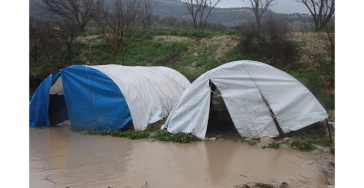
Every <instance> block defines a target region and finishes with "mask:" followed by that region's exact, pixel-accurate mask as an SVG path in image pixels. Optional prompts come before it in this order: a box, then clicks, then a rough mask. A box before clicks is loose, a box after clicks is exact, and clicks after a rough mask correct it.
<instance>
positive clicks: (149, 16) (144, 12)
mask: <svg viewBox="0 0 364 188" xmlns="http://www.w3.org/2000/svg"><path fill="white" fill-rule="evenodd" d="M153 4H154V1H153V0H142V8H141V11H140V19H141V22H142V26H143V28H144V29H150V27H151V26H152V24H153Z"/></svg>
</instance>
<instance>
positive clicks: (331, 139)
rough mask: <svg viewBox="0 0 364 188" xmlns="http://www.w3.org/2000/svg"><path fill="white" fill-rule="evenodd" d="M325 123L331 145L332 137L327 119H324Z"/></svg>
mask: <svg viewBox="0 0 364 188" xmlns="http://www.w3.org/2000/svg"><path fill="white" fill-rule="evenodd" d="M325 121H326V125H327V129H328V130H329V136H330V141H331V143H332V136H331V129H330V125H329V122H328V121H327V119H325Z"/></svg>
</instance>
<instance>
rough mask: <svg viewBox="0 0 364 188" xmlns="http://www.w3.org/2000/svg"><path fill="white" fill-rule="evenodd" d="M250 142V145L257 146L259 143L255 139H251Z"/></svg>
mask: <svg viewBox="0 0 364 188" xmlns="http://www.w3.org/2000/svg"><path fill="white" fill-rule="evenodd" d="M248 144H249V146H256V145H257V143H256V142H255V141H249V142H248Z"/></svg>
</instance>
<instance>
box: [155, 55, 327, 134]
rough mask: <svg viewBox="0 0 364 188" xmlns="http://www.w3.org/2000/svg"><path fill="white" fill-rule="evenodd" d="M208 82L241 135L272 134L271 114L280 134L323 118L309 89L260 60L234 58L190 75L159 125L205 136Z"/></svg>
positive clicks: (208, 108)
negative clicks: (192, 77) (234, 60)
mask: <svg viewBox="0 0 364 188" xmlns="http://www.w3.org/2000/svg"><path fill="white" fill-rule="evenodd" d="M210 80H211V82H213V84H214V85H215V86H216V87H217V88H218V90H219V91H220V93H221V97H222V98H223V100H224V102H225V104H226V106H227V109H228V111H229V113H230V116H231V118H232V121H233V123H234V125H235V127H236V129H237V131H238V132H239V134H240V135H241V136H242V137H249V138H261V137H276V136H278V135H279V132H278V130H277V128H276V126H275V123H274V120H273V118H272V115H273V114H274V115H275V117H276V119H277V121H278V124H279V126H280V127H281V129H282V130H283V132H284V133H287V132H290V131H295V130H298V129H301V128H303V127H305V126H308V125H310V124H312V123H315V122H318V121H322V120H325V119H326V118H327V113H326V111H325V109H324V108H323V107H322V106H321V104H320V103H319V102H318V101H317V99H316V98H315V97H314V96H313V95H312V93H311V92H310V91H309V90H308V89H307V88H306V87H305V86H304V85H303V84H301V83H300V82H299V81H298V80H296V79H295V78H293V77H292V76H290V75H289V74H287V73H285V72H283V71H280V70H278V69H276V68H274V67H272V66H270V65H267V64H264V63H260V62H255V61H236V62H231V63H227V64H224V65H221V66H219V67H217V68H215V69H213V70H210V71H208V72H207V73H205V74H203V75H201V76H200V77H199V78H198V79H196V80H195V81H194V82H193V83H192V85H191V86H190V87H189V88H188V89H187V90H186V91H185V92H184V93H183V94H182V96H181V97H180V98H179V100H178V104H176V105H175V106H176V107H175V109H174V110H173V111H172V112H171V114H170V115H169V117H168V119H167V121H166V122H167V123H166V125H164V126H162V128H165V127H166V128H167V130H168V131H169V132H171V133H178V132H186V133H192V134H193V135H195V136H197V137H198V138H200V139H205V135H206V130H207V124H208V114H209V111H210V97H211V94H210V92H211V89H210V87H209V82H210ZM264 100H266V102H265V101H264ZM269 108H271V110H272V111H273V114H271V113H270V111H269Z"/></svg>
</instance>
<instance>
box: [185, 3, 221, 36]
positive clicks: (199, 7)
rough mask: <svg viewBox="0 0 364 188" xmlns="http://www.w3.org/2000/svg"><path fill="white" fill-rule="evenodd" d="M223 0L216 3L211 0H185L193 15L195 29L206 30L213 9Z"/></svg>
mask: <svg viewBox="0 0 364 188" xmlns="http://www.w3.org/2000/svg"><path fill="white" fill-rule="evenodd" d="M221 1H222V0H217V1H216V3H215V4H214V3H213V2H212V1H211V0H184V1H183V3H184V4H185V6H186V7H187V9H188V12H189V13H190V14H191V16H192V21H193V24H194V26H195V29H200V30H204V29H205V26H206V22H207V19H208V17H209V16H210V14H211V11H212V10H213V9H214V8H215V7H216V5H217V4H218V3H220V2H221Z"/></svg>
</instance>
